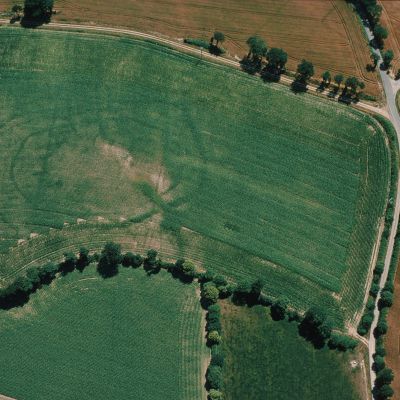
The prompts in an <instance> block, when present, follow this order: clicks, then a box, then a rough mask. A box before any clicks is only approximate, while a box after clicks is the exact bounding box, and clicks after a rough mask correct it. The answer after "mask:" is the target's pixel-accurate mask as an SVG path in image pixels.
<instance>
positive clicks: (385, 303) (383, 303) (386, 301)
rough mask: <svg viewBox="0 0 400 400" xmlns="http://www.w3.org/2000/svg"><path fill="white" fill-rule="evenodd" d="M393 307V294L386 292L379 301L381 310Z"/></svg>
mask: <svg viewBox="0 0 400 400" xmlns="http://www.w3.org/2000/svg"><path fill="white" fill-rule="evenodd" d="M392 305H393V293H392V292H390V291H389V290H384V291H383V292H382V294H381V298H380V299H379V308H383V307H391V306H392Z"/></svg>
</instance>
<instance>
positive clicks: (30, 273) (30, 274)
mask: <svg viewBox="0 0 400 400" xmlns="http://www.w3.org/2000/svg"><path fill="white" fill-rule="evenodd" d="M26 277H27V278H28V279H29V280H30V281H31V283H32V286H33V287H34V288H36V287H38V286H39V285H40V283H41V282H40V274H39V268H38V267H32V268H29V269H28V270H27V271H26Z"/></svg>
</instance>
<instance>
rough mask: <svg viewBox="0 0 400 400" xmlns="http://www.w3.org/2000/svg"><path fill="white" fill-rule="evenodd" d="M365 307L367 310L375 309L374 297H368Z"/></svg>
mask: <svg viewBox="0 0 400 400" xmlns="http://www.w3.org/2000/svg"><path fill="white" fill-rule="evenodd" d="M365 308H366V309H367V310H369V311H370V310H372V311H373V310H374V309H375V299H374V298H372V297H370V298H369V299H368V301H367V304H366V306H365Z"/></svg>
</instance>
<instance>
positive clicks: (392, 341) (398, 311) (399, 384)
mask: <svg viewBox="0 0 400 400" xmlns="http://www.w3.org/2000/svg"><path fill="white" fill-rule="evenodd" d="M397 270H399V265H398V266H397ZM399 316H400V273H398V272H397V273H396V278H395V281H394V302H393V306H392V307H391V308H390V311H389V313H388V318H387V322H388V326H389V329H388V333H387V334H386V337H385V349H386V357H385V362H386V364H387V366H388V367H389V368H391V369H392V370H393V372H394V380H393V382H392V384H391V386H392V389H393V390H394V396H393V400H399V399H400V334H399Z"/></svg>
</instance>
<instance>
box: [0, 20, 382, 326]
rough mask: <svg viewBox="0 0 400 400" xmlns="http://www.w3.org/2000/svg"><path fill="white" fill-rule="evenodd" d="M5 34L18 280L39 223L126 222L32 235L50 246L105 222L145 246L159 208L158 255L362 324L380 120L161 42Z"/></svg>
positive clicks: (4, 215) (5, 221) (378, 199)
mask: <svg viewBox="0 0 400 400" xmlns="http://www.w3.org/2000/svg"><path fill="white" fill-rule="evenodd" d="M0 32H1V35H0V44H1V48H2V49H3V50H2V55H1V58H0V73H1V77H2V93H3V96H2V97H1V99H0V101H1V104H0V106H1V109H2V113H1V115H0V126H1V131H2V135H1V137H0V140H1V144H2V148H3V149H7V151H4V152H3V154H2V158H1V168H0V171H1V172H0V174H1V182H2V191H1V193H0V202H1V204H3V205H4V206H3V207H4V208H3V209H1V210H0V221H1V222H0V227H1V238H2V239H3V240H2V241H1V242H0V243H1V244H2V250H3V252H5V255H4V256H3V257H2V260H1V274H2V277H3V278H4V280H5V281H6V280H8V279H10V278H11V277H12V275H13V274H14V273H15V271H16V269H20V268H24V260H27V255H25V254H28V253H29V251H30V250H29V249H31V247H30V245H26V246H25V247H23V250H18V251H13V252H11V253H10V254H7V250H8V249H9V247H10V246H12V245H14V244H15V243H16V241H17V240H18V239H26V238H27V237H28V236H29V234H30V233H31V232H36V233H46V232H48V228H50V227H53V228H61V227H62V226H63V225H64V223H65V222H67V223H70V224H71V223H76V221H77V219H78V218H82V219H86V220H90V221H97V219H98V217H101V219H102V221H103V222H107V221H110V222H113V223H114V226H113V227H112V228H107V227H106V224H105V223H104V224H103V225H101V226H100V227H99V228H98V229H97V228H96V229H92V228H90V227H89V224H87V227H86V226H85V224H81V225H80V226H79V228H77V230H78V231H79V232H80V233H79V235H81V237H80V238H78V237H76V238H75V237H73V236H72V235H71V236H68V235H69V232H70V231H69V228H68V229H66V232H67V233H66V235H67V236H68V239H66V240H65V241H63V240H64V239H63V233H61V234H60V235H59V236H58V237H59V239H58V241H55V240H54V241H52V247H49V246H46V245H45V241H46V239H44V238H42V239H41V238H39V239H35V240H33V241H32V242H33V243H32V246H36V244H35V241H36V240H37V241H38V242H37V243H38V248H41V253H40V254H38V255H37V257H43V258H47V257H50V258H52V257H57V256H58V257H59V256H60V253H57V252H59V248H60V247H61V244H60V243H62V246H67V247H69V248H71V247H73V246H74V245H75V247H79V246H80V245H87V247H92V246H91V245H90V243H91V242H92V241H93V242H95V243H98V242H99V243H101V244H103V243H104V241H105V240H104V239H103V238H101V237H100V236H101V235H102V234H101V233H97V231H102V232H104V231H106V230H107V229H109V230H108V231H107V232H114V235H116V236H118V235H121V236H124V238H125V240H121V241H120V240H119V239H118V238H115V241H118V242H121V243H128V244H127V246H130V247H133V246H141V245H142V243H136V242H135V243H134V242H133V240H132V237H133V236H134V235H135V234H136V233H135V232H137V231H138V230H139V229H140V228H139V227H138V225H139V224H138V222H141V221H145V220H146V219H150V218H151V221H150V220H149V221H150V222H149V221H145V223H147V222H149V224H148V225H146V226H148V227H149V231H148V232H146V233H145V234H144V235H143V237H145V238H146V240H147V241H149V240H150V239H152V238H157V239H155V240H158V241H159V243H156V244H155V246H156V247H157V245H159V247H160V253H161V255H164V254H166V255H168V253H172V255H173V256H174V257H176V256H177V255H178V256H186V257H187V258H190V259H193V260H194V261H195V262H196V264H198V265H201V264H203V265H204V267H206V268H207V269H209V270H213V271H217V272H223V273H225V274H226V275H227V276H229V277H232V278H235V279H240V280H244V279H250V280H252V281H254V280H255V279H257V278H259V277H262V278H264V279H265V282H266V285H265V290H266V291H267V292H268V293H269V294H271V295H272V296H276V297H280V296H282V295H285V296H286V297H287V299H288V301H289V302H290V303H291V304H292V305H294V306H295V307H297V308H298V309H300V310H305V309H307V308H309V306H311V305H315V304H319V305H320V306H321V307H323V308H325V309H326V310H327V311H328V313H329V314H330V317H331V318H332V319H333V321H334V323H335V324H336V325H342V324H343V322H344V321H345V320H346V321H348V322H350V323H353V322H354V320H353V318H354V316H355V315H356V313H357V312H358V311H359V309H360V307H361V305H362V301H363V294H362V290H360V286H361V285H363V283H364V282H365V280H366V276H367V272H368V268H369V262H370V257H371V252H372V248H373V245H374V242H375V239H376V228H377V223H378V220H379V218H380V217H381V215H382V211H383V207H384V205H385V202H386V200H385V194H386V191H387V178H388V176H389V168H388V165H389V156H388V151H387V148H386V145H385V140H384V136H383V134H382V132H381V131H380V130H379V128H377V126H376V125H375V123H374V122H373V120H372V119H371V118H369V117H368V116H365V115H362V114H361V113H358V112H357V111H354V110H349V109H346V108H345V107H339V106H337V105H334V104H331V103H329V102H324V101H321V100H320V99H314V98H312V97H311V96H296V95H294V94H293V93H290V92H288V91H287V89H285V88H281V87H277V86H271V85H268V86H267V85H260V82H259V81H258V80H256V79H254V78H252V77H249V76H246V75H244V74H243V73H241V72H239V71H233V70H230V69H225V68H221V67H217V66H212V65H210V64H208V63H202V62H200V61H199V60H198V59H195V58H191V57H188V56H185V55H182V54H178V53H175V52H173V51H170V50H167V49H165V48H162V47H160V46H157V45H153V44H148V43H142V42H135V41H132V40H127V39H121V38H120V39H118V38H110V37H108V38H106V37H100V36H87V35H85V36H81V35H79V34H62V33H55V32H40V31H21V30H17V29H15V30H13V29H3V28H2V30H1V31H0ZM253 50H255V51H258V50H257V49H256V48H255V49H253ZM317 167H318V168H317ZM121 217H123V218H126V219H127V221H126V222H124V223H119V222H118V221H119V220H120V218H121ZM132 217H134V218H133V219H132V220H133V221H135V222H137V224H134V225H133V226H132V227H130V226H129V220H130V219H131V218H132ZM103 219H104V220H103ZM118 224H119V225H118ZM118 226H120V227H121V231H118ZM85 229H87V233H85ZM93 231H95V233H94V234H93ZM132 232H133V233H132ZM108 234H109V233H107V235H108ZM104 235H105V234H104ZM110 235H111V233H110ZM82 237H85V241H86V242H84V241H83V240H82ZM127 237H129V238H127ZM162 238H163V239H162ZM164 239H165V241H163V240H164ZM51 240H53V239H51ZM74 241H75V242H74ZM42 245H43V247H40V246H42ZM94 246H96V244H94ZM155 246H154V245H153V244H151V245H146V248H149V247H155ZM25 249H26V250H25ZM25 251H26V253H25ZM46 251H47V252H48V253H50V254H48V253H46ZM64 251H65V248H63V249H62V252H64ZM31 254H33V255H34V254H35V253H34V251H32V253H31ZM61 254H62V253H61ZM23 257H25V258H23ZM29 261H30V260H29Z"/></svg>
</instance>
